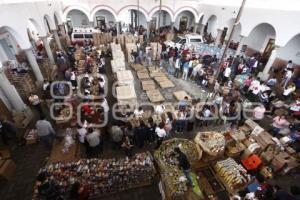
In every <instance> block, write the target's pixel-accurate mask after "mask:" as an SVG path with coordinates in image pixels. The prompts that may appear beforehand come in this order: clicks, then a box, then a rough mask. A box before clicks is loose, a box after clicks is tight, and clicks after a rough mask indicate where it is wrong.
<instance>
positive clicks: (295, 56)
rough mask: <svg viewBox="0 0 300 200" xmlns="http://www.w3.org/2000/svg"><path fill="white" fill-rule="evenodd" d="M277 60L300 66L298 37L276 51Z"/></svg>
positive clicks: (299, 37)
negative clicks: (290, 61) (291, 62)
mask: <svg viewBox="0 0 300 200" xmlns="http://www.w3.org/2000/svg"><path fill="white" fill-rule="evenodd" d="M277 55H278V58H280V59H283V60H286V61H288V60H292V61H293V63H296V64H298V65H300V35H297V36H296V37H294V38H293V39H292V40H291V41H289V42H288V44H287V45H286V46H284V47H281V48H280V49H279V50H278V54H277Z"/></svg>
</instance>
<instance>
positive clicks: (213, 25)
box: [207, 16, 218, 37]
mask: <svg viewBox="0 0 300 200" xmlns="http://www.w3.org/2000/svg"><path fill="white" fill-rule="evenodd" d="M207 23H208V25H207V33H211V35H212V36H213V37H217V34H218V30H217V28H218V22H217V17H216V16H212V17H210V18H209V19H208V21H207Z"/></svg>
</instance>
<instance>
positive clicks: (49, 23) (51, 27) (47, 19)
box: [44, 14, 56, 31]
mask: <svg viewBox="0 0 300 200" xmlns="http://www.w3.org/2000/svg"><path fill="white" fill-rule="evenodd" d="M44 23H45V27H46V28H47V27H48V29H49V31H51V30H55V29H56V26H55V23H54V21H53V20H52V19H51V17H50V16H49V15H47V14H46V15H44ZM46 30H47V29H46Z"/></svg>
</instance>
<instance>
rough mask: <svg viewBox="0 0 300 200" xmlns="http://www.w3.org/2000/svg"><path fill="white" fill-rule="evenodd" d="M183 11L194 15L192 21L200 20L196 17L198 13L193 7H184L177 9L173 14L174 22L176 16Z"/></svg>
mask: <svg viewBox="0 0 300 200" xmlns="http://www.w3.org/2000/svg"><path fill="white" fill-rule="evenodd" d="M184 11H189V12H191V13H192V14H193V15H194V19H195V21H196V22H198V21H199V20H200V18H199V16H198V12H197V10H196V9H194V8H193V7H190V6H184V7H182V8H179V9H177V11H176V12H175V15H174V19H175V20H176V18H177V17H178V15H179V14H180V13H182V12H184Z"/></svg>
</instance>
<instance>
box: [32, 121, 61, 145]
mask: <svg viewBox="0 0 300 200" xmlns="http://www.w3.org/2000/svg"><path fill="white" fill-rule="evenodd" d="M35 127H36V130H37V134H38V136H39V138H40V140H41V142H42V143H43V144H44V145H45V146H46V147H47V148H48V149H51V147H52V146H51V145H52V144H51V143H52V138H53V136H55V135H56V134H55V131H54V129H53V127H52V125H51V123H50V122H49V121H47V120H46V118H45V117H44V116H42V117H41V119H40V120H38V121H37V122H36V124H35Z"/></svg>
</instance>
